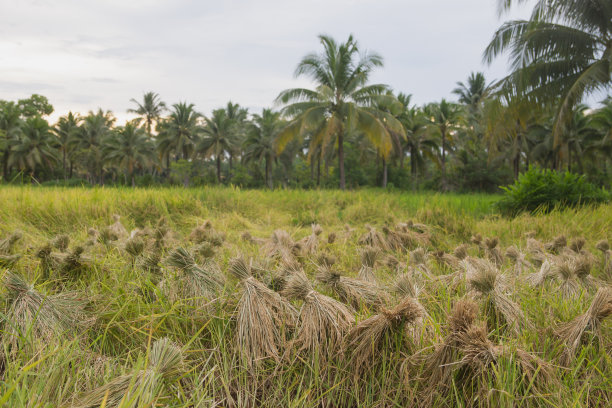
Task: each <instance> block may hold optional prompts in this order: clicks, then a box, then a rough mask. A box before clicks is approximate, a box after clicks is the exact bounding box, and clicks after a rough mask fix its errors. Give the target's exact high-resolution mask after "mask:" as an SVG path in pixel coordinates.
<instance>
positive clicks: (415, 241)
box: [382, 225, 429, 251]
mask: <svg viewBox="0 0 612 408" xmlns="http://www.w3.org/2000/svg"><path fill="white" fill-rule="evenodd" d="M382 230H383V232H384V233H385V239H386V241H387V244H388V246H389V248H391V249H393V250H395V251H404V250H406V249H410V248H416V247H420V246H422V245H427V244H429V238H428V236H427V235H425V234H421V233H418V232H415V231H412V230H410V229H406V230H404V231H397V230H392V229H390V228H389V227H387V226H386V225H385V226H384V227H383V228H382Z"/></svg>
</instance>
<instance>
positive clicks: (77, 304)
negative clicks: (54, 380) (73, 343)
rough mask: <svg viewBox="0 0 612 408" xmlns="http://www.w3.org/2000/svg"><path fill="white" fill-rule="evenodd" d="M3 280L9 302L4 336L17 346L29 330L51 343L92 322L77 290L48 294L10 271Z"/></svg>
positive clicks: (36, 337) (39, 338)
mask: <svg viewBox="0 0 612 408" xmlns="http://www.w3.org/2000/svg"><path fill="white" fill-rule="evenodd" d="M3 283H4V287H5V288H6V291H7V294H6V298H7V302H8V310H7V312H6V317H5V322H4V329H3V332H4V334H3V339H4V340H6V341H8V342H9V344H13V345H17V344H18V343H19V341H20V340H21V339H24V338H26V337H27V334H28V333H31V335H32V337H33V338H34V339H38V340H42V341H44V342H45V343H48V342H51V341H52V340H54V339H57V338H58V337H60V336H62V335H64V334H67V335H70V334H76V333H77V332H78V329H79V328H81V327H83V326H84V325H86V324H87V323H89V322H90V319H88V318H87V316H86V313H85V311H84V308H85V302H84V301H83V300H82V299H80V298H79V296H78V294H77V293H76V292H62V293H58V294H56V295H52V296H46V295H44V294H43V293H41V292H39V291H37V290H36V289H35V288H34V285H32V284H30V283H28V282H26V281H25V280H24V279H23V278H22V277H21V276H19V275H17V274H14V273H10V272H9V273H6V274H5V275H4V279H3Z"/></svg>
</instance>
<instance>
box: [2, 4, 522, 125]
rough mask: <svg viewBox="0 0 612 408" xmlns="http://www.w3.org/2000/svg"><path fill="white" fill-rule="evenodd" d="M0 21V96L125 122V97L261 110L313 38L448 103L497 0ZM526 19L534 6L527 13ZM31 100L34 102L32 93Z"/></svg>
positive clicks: (67, 9) (483, 39)
mask: <svg viewBox="0 0 612 408" xmlns="http://www.w3.org/2000/svg"><path fill="white" fill-rule="evenodd" d="M12 3H13V4H11V7H10V8H8V7H5V10H3V11H4V13H2V14H1V15H0V34H1V35H0V55H2V64H1V65H0V78H2V81H1V82H0V90H1V91H2V98H4V99H17V98H22V97H24V95H25V94H27V93H33V92H38V93H42V94H45V95H46V96H47V97H48V98H49V99H50V101H51V102H52V103H53V104H54V106H55V108H56V112H57V114H62V113H65V112H67V111H68V110H72V111H80V112H87V111H89V110H94V109H97V108H98V107H102V108H103V109H110V110H112V111H114V112H115V113H116V114H117V115H118V116H119V119H120V121H121V120H122V119H125V118H126V117H127V114H126V110H127V109H128V108H129V107H130V105H131V104H130V98H139V97H140V96H141V95H142V93H143V92H146V91H149V90H152V91H155V92H158V93H159V94H160V95H161V96H162V98H163V99H164V100H165V101H166V102H167V103H169V104H172V103H175V102H177V101H189V102H193V103H195V104H196V106H197V108H198V109H199V110H200V111H202V112H204V113H207V112H210V111H211V110H212V109H214V108H216V107H218V106H221V105H223V104H225V103H226V102H227V101H228V100H230V99H231V100H233V101H235V102H239V103H241V104H242V105H244V106H248V107H250V108H252V109H256V110H259V109H261V108H262V107H265V106H271V105H272V104H273V101H274V98H275V97H276V95H278V93H279V92H280V91H281V90H283V89H285V88H287V87H293V86H296V85H300V86H301V85H308V82H307V81H306V80H305V79H295V78H294V77H293V71H294V69H295V66H296V64H297V62H298V61H299V59H300V58H301V57H302V56H303V55H305V54H306V53H309V52H313V51H319V50H320V44H319V43H318V39H317V35H318V34H320V33H328V34H330V35H333V36H334V37H335V38H337V39H338V40H344V39H346V37H347V36H348V34H349V33H353V34H354V35H355V36H356V38H357V39H358V40H359V42H360V44H361V45H362V47H364V48H367V49H371V50H375V51H377V52H378V53H380V54H382V55H383V57H384V58H385V68H384V69H382V70H380V71H378V72H376V73H375V74H374V75H373V78H372V80H373V81H376V82H382V83H387V84H389V85H390V86H392V87H393V88H394V89H395V90H397V91H402V92H405V93H412V94H413V95H414V101H415V102H417V103H425V102H428V101H432V100H439V99H441V98H442V97H450V96H451V95H450V91H451V90H452V89H453V88H454V86H455V82H456V81H460V80H464V79H465V78H466V77H467V75H468V74H469V73H470V71H478V70H485V71H486V72H487V75H488V77H489V79H493V78H494V77H501V76H502V75H504V73H505V63H504V62H503V61H499V62H496V64H494V65H493V66H491V67H483V66H482V64H481V55H482V51H483V49H484V47H485V46H486V44H487V43H488V41H489V39H490V38H491V36H492V34H493V32H494V30H495V29H496V28H497V27H498V26H499V25H500V24H501V21H500V20H499V19H498V18H497V11H496V0H463V1H455V0H429V1H426V2H425V1H416V0H410V1H400V0H378V1H375V0H311V1H308V2H297V1H290V0H285V1H281V0H258V1H257V2H253V1H247V0H227V1H209V0H206V1H199V0H131V1H125V0H105V1H99V2H98V1H96V2H93V1H81V0H54V1H45V0H20V1H19V2H12ZM522 14H523V15H525V16H526V15H528V14H529V8H528V7H526V8H525V9H523V10H522ZM26 96H27V95H26Z"/></svg>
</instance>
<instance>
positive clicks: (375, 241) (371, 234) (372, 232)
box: [358, 224, 390, 251]
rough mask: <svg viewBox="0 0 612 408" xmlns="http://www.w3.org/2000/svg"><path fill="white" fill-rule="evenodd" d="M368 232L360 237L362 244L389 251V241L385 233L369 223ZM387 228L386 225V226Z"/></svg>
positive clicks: (367, 225)
mask: <svg viewBox="0 0 612 408" xmlns="http://www.w3.org/2000/svg"><path fill="white" fill-rule="evenodd" d="M365 227H366V229H367V231H366V233H365V234H363V235H362V236H361V237H359V241H358V242H359V244H360V245H369V246H371V247H374V248H378V249H380V250H381V251H388V250H389V249H390V245H389V242H388V241H387V239H386V238H385V236H384V235H383V234H381V233H380V232H378V231H377V230H376V228H374V227H372V226H371V225H369V224H366V226H365ZM385 228H386V227H385Z"/></svg>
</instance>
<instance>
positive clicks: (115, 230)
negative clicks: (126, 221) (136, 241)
mask: <svg viewBox="0 0 612 408" xmlns="http://www.w3.org/2000/svg"><path fill="white" fill-rule="evenodd" d="M113 221H115V222H114V223H112V224H111V225H109V226H108V232H109V233H110V234H112V235H113V236H115V237H117V238H116V239H124V238H127V236H128V231H127V230H126V229H125V227H124V226H123V224H122V223H121V216H119V215H117V214H115V215H113Z"/></svg>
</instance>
